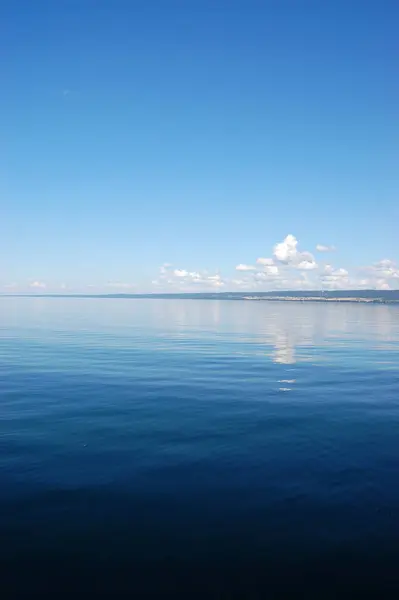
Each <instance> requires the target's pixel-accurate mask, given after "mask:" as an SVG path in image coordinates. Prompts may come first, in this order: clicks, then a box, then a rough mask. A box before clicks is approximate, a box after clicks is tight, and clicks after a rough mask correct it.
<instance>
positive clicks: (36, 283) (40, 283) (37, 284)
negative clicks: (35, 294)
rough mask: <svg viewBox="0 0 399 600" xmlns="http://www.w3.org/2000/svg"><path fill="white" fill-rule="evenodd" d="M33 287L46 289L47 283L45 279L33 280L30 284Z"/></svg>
mask: <svg viewBox="0 0 399 600" xmlns="http://www.w3.org/2000/svg"><path fill="white" fill-rule="evenodd" d="M30 287H31V288H36V289H44V288H46V287H47V286H46V284H45V283H43V281H32V283H31V284H30Z"/></svg>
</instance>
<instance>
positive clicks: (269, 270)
mask: <svg viewBox="0 0 399 600" xmlns="http://www.w3.org/2000/svg"><path fill="white" fill-rule="evenodd" d="M263 272H264V273H266V275H278V274H279V270H278V267H277V266H276V265H270V266H266V267H265V268H264V269H263Z"/></svg>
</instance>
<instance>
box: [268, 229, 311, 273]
mask: <svg viewBox="0 0 399 600" xmlns="http://www.w3.org/2000/svg"><path fill="white" fill-rule="evenodd" d="M273 256H274V259H275V261H277V262H279V263H282V264H284V265H287V266H290V267H294V268H296V269H299V270H312V269H317V263H316V261H315V259H314V256H313V254H311V253H310V252H301V251H299V250H298V240H297V239H296V237H295V236H294V235H292V234H289V235H287V236H286V237H285V238H284V240H283V241H282V242H279V243H278V244H276V245H275V246H274V250H273Z"/></svg>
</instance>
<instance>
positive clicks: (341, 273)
mask: <svg viewBox="0 0 399 600" xmlns="http://www.w3.org/2000/svg"><path fill="white" fill-rule="evenodd" d="M321 282H322V285H323V286H324V287H327V288H329V289H338V290H339V289H341V290H342V289H350V288H351V287H352V281H351V280H350V279H349V273H348V271H347V270H346V269H343V268H339V269H335V268H334V267H332V266H331V265H325V267H324V271H323V273H322V274H321Z"/></svg>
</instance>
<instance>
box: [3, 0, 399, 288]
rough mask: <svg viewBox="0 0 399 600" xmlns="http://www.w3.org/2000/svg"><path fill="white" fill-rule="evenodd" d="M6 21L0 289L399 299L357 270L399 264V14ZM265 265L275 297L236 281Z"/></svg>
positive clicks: (25, 17)
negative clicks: (320, 248)
mask: <svg viewBox="0 0 399 600" xmlns="http://www.w3.org/2000/svg"><path fill="white" fill-rule="evenodd" d="M0 21H1V30H0V34H1V35H0V39H1V42H0V44H1V46H2V48H1V51H2V56H3V69H2V92H1V95H0V106H1V134H2V150H3V151H2V153H1V163H0V164H1V180H0V181H1V183H0V193H1V198H2V201H1V208H2V211H1V214H2V219H1V229H2V231H1V237H0V240H1V241H0V244H1V256H2V259H1V270H0V285H1V286H2V287H3V290H4V289H7V290H9V289H14V288H9V287H7V288H4V286H10V285H11V284H12V285H14V286H15V289H20V290H27V289H30V286H32V285H33V287H35V288H37V289H42V290H44V289H47V290H49V291H52V290H56V289H58V288H59V286H60V285H61V283H65V284H66V285H67V289H68V290H80V291H85V290H86V289H88V288H87V286H89V285H92V286H95V287H93V288H90V289H91V290H96V289H98V290H99V291H100V290H101V291H102V290H103V289H106V287H107V284H109V283H112V284H115V283H121V284H126V289H127V285H133V286H135V288H134V289H138V290H144V289H145V290H149V289H152V286H155V287H157V285H156V284H152V283H151V282H152V281H153V280H157V282H158V288H157V289H160V287H161V288H162V289H163V288H165V289H166V288H168V286H171V288H174V287H176V286H180V288H181V289H183V288H184V289H185V288H186V287H187V288H189V287H190V286H191V285H192V284H193V282H194V283H195V284H196V287H195V289H200V288H201V289H202V288H204V289H205V288H206V287H207V286H208V285H213V283H212V281H220V282H224V283H225V285H224V288H225V289H227V288H228V287H229V288H230V287H234V286H241V287H250V285H252V283H254V282H255V279H256V278H257V283H256V285H258V286H264V287H265V289H266V288H270V287H273V286H275V285H280V286H281V285H285V284H283V283H281V281H284V282H286V281H287V279H288V278H294V279H295V278H296V277H297V275H298V277H299V278H304V281H306V277H310V276H312V277H318V278H320V277H322V276H324V275H327V276H332V275H331V272H332V271H331V269H332V268H333V269H338V268H343V269H345V270H348V271H349V272H350V277H351V279H350V280H349V279H347V280H346V281H345V277H343V278H341V279H342V280H344V281H343V283H341V284H338V283H337V285H341V287H342V286H343V285H344V284H347V286H348V285H354V282H355V281H360V279H362V280H363V284H362V285H366V280H370V282H371V283H372V284H373V285H374V283H375V282H374V279H376V278H378V280H379V281H380V283H378V284H377V285H382V283H381V280H382V279H383V278H384V280H385V279H386V285H389V286H390V287H395V284H396V283H397V282H398V281H399V271H397V273H398V277H396V275H395V273H396V271H395V269H397V266H396V265H395V264H394V263H393V262H392V263H389V269H391V270H392V272H390V273H385V274H381V273H380V272H378V273H377V271H378V269H379V270H380V271H381V270H383V271H384V272H385V271H387V268H388V267H387V265H388V263H386V265H385V267H387V268H385V267H384V266H378V265H377V266H374V267H372V269H374V271H375V272H373V273H371V271H369V272H368V274H367V273H366V274H364V273H360V272H358V269H359V267H364V266H367V265H372V264H373V263H374V262H375V261H379V260H381V259H390V261H398V260H399V242H398V229H399V198H398V192H399V175H398V171H399V169H398V157H399V153H398V150H399V119H398V117H399V109H398V106H399V104H398V99H399V97H398V96H399V95H398V69H397V67H398V58H399V52H398V51H399V42H398V34H397V30H398V23H399V3H398V2H397V1H396V0H392V1H391V0H379V1H378V0H373V1H372V0H330V1H329V0H325V1H320V0H312V1H311V0H270V1H267V0H263V1H261V0H258V1H255V0H240V1H238V0H179V1H178V0H141V1H135V0H47V1H44V0H34V1H33V0H4V1H3V2H2V3H1V5H0ZM288 234H292V235H293V236H295V237H296V238H297V240H298V245H297V246H296V247H295V244H294V246H293V247H294V251H293V252H294V254H292V253H291V255H290V258H288V259H287V260H286V261H285V262H283V261H281V260H279V259H278V252H277V254H276V253H274V255H273V248H274V247H275V245H276V244H277V243H279V242H282V241H283V240H284V239H285V238H286V236H287V235H288ZM316 244H323V245H334V246H335V247H336V250H335V252H333V253H324V252H323V253H317V252H316V251H315V247H316ZM300 252H305V261H306V260H307V259H308V258H309V256H308V255H306V252H309V253H312V254H313V257H314V263H316V264H317V268H316V267H315V268H314V269H313V268H312V267H311V266H309V264H308V265H307V266H309V269H307V268H305V269H304V268H302V267H299V266H298V265H299V264H300V263H303V261H302V260H300V259H301V258H303V257H302V255H301V256H300ZM259 257H266V258H267V257H271V258H272V259H273V264H275V265H277V267H278V269H279V277H280V283H278V284H275V283H273V281H274V282H276V281H277V279H276V278H275V277H274V278H273V277H271V278H270V279H268V276H269V275H273V274H271V273H270V272H269V271H270V269H269V271H267V269H266V272H263V271H262V269H260V273H261V275H259V276H257V275H256V273H257V272H258V270H256V271H255V269H252V270H248V271H241V272H237V271H235V267H236V266H237V265H239V264H244V265H249V266H250V267H252V266H253V267H255V266H256V259H257V258H259ZM291 258H292V260H291ZM165 262H167V263H171V264H172V265H173V267H166V268H164V269H163V273H161V274H160V276H159V275H158V273H159V267H160V266H161V265H162V264H163V263H165ZM326 262H328V263H329V264H331V265H332V267H331V268H330V267H329V268H328V269H330V275H329V272H328V269H327V271H326V268H325V263H326ZM310 265H313V263H312V260H310ZM302 266H303V265H302ZM313 266H314V265H313ZM305 267H306V265H305ZM262 268H263V267H262ZM257 269H258V267H257ZM175 270H179V274H176V272H175ZM218 270H220V271H218ZM272 270H273V269H272ZM186 271H187V275H184V272H186ZM205 271H206V273H205ZM305 271H306V272H305ZM218 272H220V279H219V280H217V279H214V280H209V279H208V278H209V276H211V275H215V274H217V273H218ZM370 273H371V275H370ZM243 274H244V278H243ZM197 275H198V276H197ZM377 275H378V277H377ZM388 275H389V276H388ZM337 277H338V279H339V276H338V273H337ZM373 278H374V279H373ZM233 279H234V281H235V283H233ZM371 279H373V281H371ZM194 280H196V281H194ZM168 281H170V282H171V283H167V282H168ZM328 281H329V280H328V277H327V279H326V282H328ZM334 281H335V280H334ZM337 281H338V280H337ZM176 282H177V283H176ZM207 282H208V283H207ZM38 284H43V286H44V285H46V288H44V287H42V288H39V285H38ZM330 284H331V285H332V286H334V285H335V284H333V280H332V279H331V280H330ZM254 285H255V283H254ZM384 285H385V284H384ZM159 286H160V287H159ZM115 287H116V286H115ZM121 287H122V286H121ZM396 287H397V285H396ZM0 291H1V290H0Z"/></svg>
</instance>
